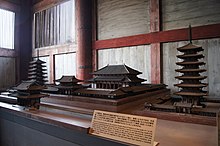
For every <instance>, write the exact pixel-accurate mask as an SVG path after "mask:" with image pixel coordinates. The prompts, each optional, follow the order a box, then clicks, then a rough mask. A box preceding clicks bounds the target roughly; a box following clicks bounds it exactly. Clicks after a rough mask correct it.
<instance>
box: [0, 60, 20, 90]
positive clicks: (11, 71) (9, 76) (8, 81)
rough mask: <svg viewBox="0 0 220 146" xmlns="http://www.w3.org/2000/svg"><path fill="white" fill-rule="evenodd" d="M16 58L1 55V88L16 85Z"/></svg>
mask: <svg viewBox="0 0 220 146" xmlns="http://www.w3.org/2000/svg"><path fill="white" fill-rule="evenodd" d="M15 74H16V73H15V58H9V57H0V79H1V81H0V89H3V88H9V87H12V86H14V85H15V76H16V75H15Z"/></svg>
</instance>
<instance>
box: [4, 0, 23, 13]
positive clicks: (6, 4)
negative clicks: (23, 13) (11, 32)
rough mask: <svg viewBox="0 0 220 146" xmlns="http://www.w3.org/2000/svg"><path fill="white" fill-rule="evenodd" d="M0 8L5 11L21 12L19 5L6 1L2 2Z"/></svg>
mask: <svg viewBox="0 0 220 146" xmlns="http://www.w3.org/2000/svg"><path fill="white" fill-rule="evenodd" d="M0 8H1V9H5V10H9V11H13V12H19V11H20V5H19V4H15V3H12V2H8V1H6V0H0Z"/></svg>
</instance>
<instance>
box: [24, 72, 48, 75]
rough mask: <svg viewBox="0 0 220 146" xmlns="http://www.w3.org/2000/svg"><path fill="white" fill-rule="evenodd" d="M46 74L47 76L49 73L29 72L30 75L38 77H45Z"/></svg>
mask: <svg viewBox="0 0 220 146" xmlns="http://www.w3.org/2000/svg"><path fill="white" fill-rule="evenodd" d="M45 74H47V73H46V72H36V71H32V72H28V75H36V76H44V75H45Z"/></svg>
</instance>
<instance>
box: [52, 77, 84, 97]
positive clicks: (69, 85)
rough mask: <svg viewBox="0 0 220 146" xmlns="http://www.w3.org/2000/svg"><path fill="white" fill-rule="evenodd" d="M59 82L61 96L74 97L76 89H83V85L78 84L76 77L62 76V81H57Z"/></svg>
mask: <svg viewBox="0 0 220 146" xmlns="http://www.w3.org/2000/svg"><path fill="white" fill-rule="evenodd" d="M55 81H56V82H59V85H57V86H55V87H56V88H58V92H59V93H60V94H66V95H72V94H73V92H74V91H75V90H76V89H79V88H82V85H80V84H78V82H80V80H78V79H77V78H76V77H75V76H62V77H61V78H60V79H58V80H55Z"/></svg>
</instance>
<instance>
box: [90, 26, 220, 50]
mask: <svg viewBox="0 0 220 146" xmlns="http://www.w3.org/2000/svg"><path fill="white" fill-rule="evenodd" d="M218 30H220V23H218V24H211V25H204V26H196V27H192V39H193V40H199V39H211V38H219V37H220V31H218ZM186 40H188V28H182V29H174V30H167V31H159V32H151V33H148V34H140V35H134V36H128V37H121V38H114V39H108V40H99V41H96V42H95V44H94V49H96V50H98V49H107V48H119V47H126V46H137V45H145V44H151V43H167V42H177V41H186Z"/></svg>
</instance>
